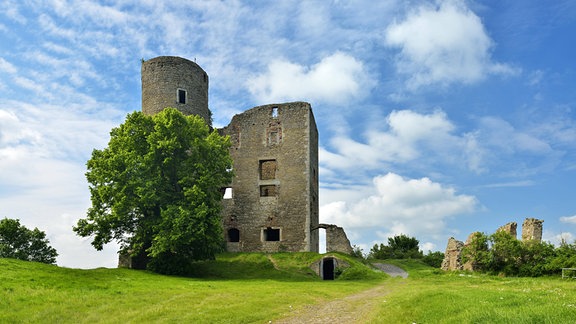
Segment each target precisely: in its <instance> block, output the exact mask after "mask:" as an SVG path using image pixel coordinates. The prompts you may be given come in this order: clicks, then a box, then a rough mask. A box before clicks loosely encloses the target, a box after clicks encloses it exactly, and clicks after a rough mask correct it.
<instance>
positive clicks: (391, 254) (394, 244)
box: [369, 234, 423, 259]
mask: <svg viewBox="0 0 576 324" xmlns="http://www.w3.org/2000/svg"><path fill="white" fill-rule="evenodd" d="M418 244H420V242H419V241H418V240H417V239H416V238H414V237H409V236H407V235H404V234H400V235H395V236H394V237H389V238H388V245H384V244H382V243H381V244H380V245H378V244H374V246H373V247H372V249H370V254H369V256H370V257H371V258H374V259H419V258H422V256H423V255H422V252H421V251H420V249H419V246H418Z"/></svg>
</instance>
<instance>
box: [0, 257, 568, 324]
mask: <svg viewBox="0 0 576 324" xmlns="http://www.w3.org/2000/svg"><path fill="white" fill-rule="evenodd" d="M338 257H340V258H343V259H345V260H346V261H347V262H349V263H350V264H351V267H350V268H349V269H348V270H346V271H344V272H342V274H341V276H340V279H339V280H335V281H322V280H320V279H319V278H318V277H317V276H316V275H315V274H313V272H312V271H311V270H310V268H309V265H310V264H311V263H313V262H314V261H316V260H318V259H319V258H321V256H320V255H318V254H315V253H294V254H292V253H279V254H259V253H253V254H223V255H220V256H219V257H218V258H217V260H215V261H210V262H202V263H198V264H197V267H196V271H197V272H196V273H195V274H194V275H195V277H193V278H185V277H173V276H162V275H157V274H154V273H150V272H146V271H135V270H129V269H93V270H79V269H67V268H60V267H57V266H53V265H46V264H40V263H33V262H24V261H18V260H12V259H0V323H14V322H33V323H56V322H57V323H88V322H90V323H93V322H105V323H125V322H178V323H268V321H270V320H273V321H275V320H276V319H278V318H284V317H289V316H291V315H292V314H294V313H297V312H298V313H300V314H301V313H302V312H305V311H314V310H315V308H313V307H311V306H310V305H318V304H326V303H329V302H330V301H333V300H337V299H343V298H344V297H346V296H350V295H354V294H357V293H361V292H364V291H368V290H369V289H371V288H373V287H376V286H380V287H384V288H385V289H384V290H382V291H385V293H382V294H378V295H375V296H374V295H372V296H371V297H370V298H371V303H370V305H371V306H370V307H371V308H370V311H369V312H366V315H365V316H364V317H363V318H365V319H366V320H365V322H369V323H572V322H573V321H574V319H575V318H576V281H575V280H571V279H561V278H560V277H559V276H558V277H544V278H505V277H496V276H487V275H482V274H476V273H474V274H471V273H458V272H455V273H444V272H442V271H440V270H437V269H433V268H430V267H428V266H425V265H423V264H422V263H421V262H419V261H417V260H388V261H386V262H388V263H393V264H395V265H397V266H400V267H402V268H404V269H405V270H407V271H408V272H409V273H410V276H409V277H408V278H407V279H401V278H389V277H387V276H385V275H383V274H381V273H377V272H374V271H373V270H372V269H371V268H369V267H368V266H366V265H364V264H362V263H361V262H358V261H356V260H354V259H352V258H349V257H346V256H342V255H338ZM352 278H353V279H355V280H346V279H352ZM343 300H350V299H348V298H345V299H343ZM355 302H357V301H355ZM360 302H361V301H360Z"/></svg>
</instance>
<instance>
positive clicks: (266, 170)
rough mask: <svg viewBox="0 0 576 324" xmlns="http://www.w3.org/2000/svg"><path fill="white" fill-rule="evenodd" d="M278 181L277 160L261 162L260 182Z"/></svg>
mask: <svg viewBox="0 0 576 324" xmlns="http://www.w3.org/2000/svg"><path fill="white" fill-rule="evenodd" d="M272 179H276V160H262V161H260V180H272Z"/></svg>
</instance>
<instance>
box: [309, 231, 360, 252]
mask: <svg viewBox="0 0 576 324" xmlns="http://www.w3.org/2000/svg"><path fill="white" fill-rule="evenodd" d="M317 228H323V229H325V230H326V252H342V253H346V254H352V252H353V249H352V246H351V245H350V240H348V237H347V236H346V232H344V229H343V228H342V227H339V226H336V225H333V224H319V225H318V227H317Z"/></svg>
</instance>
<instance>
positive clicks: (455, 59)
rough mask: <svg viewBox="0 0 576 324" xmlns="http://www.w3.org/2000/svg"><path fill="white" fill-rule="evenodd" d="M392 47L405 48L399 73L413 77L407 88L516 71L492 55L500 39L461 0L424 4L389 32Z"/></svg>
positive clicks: (478, 78) (398, 66) (399, 58)
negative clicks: (492, 57) (498, 61)
mask: <svg viewBox="0 0 576 324" xmlns="http://www.w3.org/2000/svg"><path fill="white" fill-rule="evenodd" d="M385 42H386V44H387V45H388V46H390V47H394V48H399V49H400V53H399V54H398V57H397V58H398V61H397V69H398V72H399V73H401V74H404V75H407V76H409V79H408V81H407V86H408V87H409V88H411V89H417V88H419V87H421V86H426V85H431V84H441V85H447V84H451V83H455V82H461V83H465V84H468V83H474V82H477V81H480V80H482V79H484V78H485V77H486V76H487V75H488V74H510V73H514V69H513V68H511V67H509V66H507V65H505V64H500V63H495V62H493V61H492V59H491V49H492V47H493V46H494V42H493V41H492V40H491V39H490V37H489V36H488V34H487V32H486V30H485V28H484V25H483V24H482V21H481V20H480V18H479V17H478V16H477V15H476V14H474V12H472V11H471V10H470V9H468V8H466V7H465V5H464V3H462V2H460V1H443V2H441V3H440V4H439V5H423V6H421V7H419V8H418V9H417V10H415V11H413V12H411V13H409V14H408V16H407V17H406V18H405V19H404V20H402V21H399V22H395V23H393V24H391V25H390V26H389V27H388V28H387V30H386V33H385Z"/></svg>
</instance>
